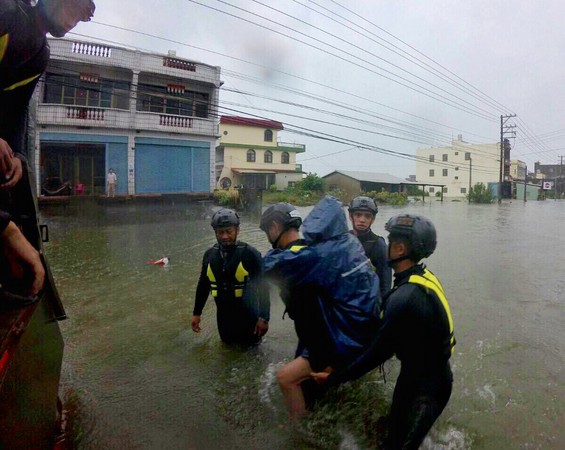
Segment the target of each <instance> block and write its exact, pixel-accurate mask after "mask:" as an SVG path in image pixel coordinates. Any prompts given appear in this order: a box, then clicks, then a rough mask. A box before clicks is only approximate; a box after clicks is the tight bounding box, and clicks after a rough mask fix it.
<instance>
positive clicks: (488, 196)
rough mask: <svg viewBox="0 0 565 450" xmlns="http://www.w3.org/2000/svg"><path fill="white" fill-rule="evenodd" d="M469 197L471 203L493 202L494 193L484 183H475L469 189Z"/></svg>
mask: <svg viewBox="0 0 565 450" xmlns="http://www.w3.org/2000/svg"><path fill="white" fill-rule="evenodd" d="M467 199H468V200H469V202H470V203H492V201H493V198H492V193H491V192H490V189H489V188H488V187H487V186H485V184H484V183H477V184H475V185H474V186H473V187H472V188H471V189H470V191H469V194H468V195H467Z"/></svg>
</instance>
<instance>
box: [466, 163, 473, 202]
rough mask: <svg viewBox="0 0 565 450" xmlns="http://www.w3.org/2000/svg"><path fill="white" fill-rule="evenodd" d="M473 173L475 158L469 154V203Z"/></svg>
mask: <svg viewBox="0 0 565 450" xmlns="http://www.w3.org/2000/svg"><path fill="white" fill-rule="evenodd" d="M472 173H473V158H472V157H471V156H469V193H468V194H467V195H468V197H469V203H471V186H472V184H471V174H472Z"/></svg>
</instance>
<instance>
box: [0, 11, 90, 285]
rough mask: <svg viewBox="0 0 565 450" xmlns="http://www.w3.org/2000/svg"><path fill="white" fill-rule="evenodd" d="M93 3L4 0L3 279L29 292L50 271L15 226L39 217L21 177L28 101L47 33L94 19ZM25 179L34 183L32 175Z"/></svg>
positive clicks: (0, 123) (0, 118)
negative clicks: (20, 284) (19, 283)
mask: <svg viewBox="0 0 565 450" xmlns="http://www.w3.org/2000/svg"><path fill="white" fill-rule="evenodd" d="M94 9H95V6H94V3H93V2H92V0H40V2H39V3H38V4H37V6H35V7H33V6H31V5H30V1H29V0H0V216H1V217H0V222H2V224H3V223H5V222H6V221H7V222H6V223H7V225H6V226H5V227H4V226H3V225H2V230H3V231H2V240H1V241H0V253H2V255H1V257H0V275H2V277H0V284H1V283H8V279H13V278H20V279H22V280H24V281H26V283H25V284H27V286H23V290H24V292H22V293H24V294H25V293H27V294H31V295H35V294H37V293H38V291H39V290H40V288H41V286H42V284H43V278H44V275H45V274H44V269H43V267H41V261H40V257H39V253H38V252H37V250H36V249H35V248H34V247H33V246H32V245H29V242H24V241H25V240H26V238H25V237H24V236H23V234H22V233H21V232H20V230H17V231H16V229H17V228H18V227H17V226H22V223H21V221H20V219H21V218H22V217H27V218H29V219H34V218H36V217H37V212H36V211H35V205H34V199H33V198H32V196H33V197H34V194H33V192H31V193H30V189H29V186H27V187H25V186H23V185H22V183H19V182H20V180H22V176H23V175H24V174H27V172H28V171H29V167H26V164H27V162H26V156H27V155H26V153H27V152H26V145H25V140H26V131H27V110H28V105H29V101H30V99H31V96H32V94H33V91H34V89H35V86H36V84H37V81H38V80H39V77H40V76H41V74H42V73H43V71H44V70H45V68H46V67H47V62H48V60H49V46H48V44H47V39H46V34H47V33H51V34H52V35H53V36H56V37H62V36H64V35H65V33H67V32H68V31H69V30H71V29H72V28H74V27H75V26H76V24H77V23H78V22H79V21H88V20H90V18H91V17H92V15H93V13H94ZM24 169H27V170H24ZM22 182H24V183H27V184H28V185H29V180H28V177H27V176H26V177H25V179H23V180H22ZM22 199H27V200H28V201H22ZM30 209H33V211H31V210H30ZM12 219H13V221H12ZM16 224H17V226H16ZM31 227H32V228H33V227H37V223H32V224H31ZM24 230H25V227H24ZM24 232H25V231H24ZM33 244H34V245H37V243H35V242H33ZM10 250H11V252H10ZM14 252H15V253H14ZM18 255H19V256H18ZM22 258H23V259H22ZM25 291H27V292H25Z"/></svg>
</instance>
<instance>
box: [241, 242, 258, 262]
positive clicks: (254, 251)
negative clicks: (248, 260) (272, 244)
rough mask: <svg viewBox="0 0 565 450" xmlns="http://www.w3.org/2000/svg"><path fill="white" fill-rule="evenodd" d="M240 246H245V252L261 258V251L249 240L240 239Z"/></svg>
mask: <svg viewBox="0 0 565 450" xmlns="http://www.w3.org/2000/svg"><path fill="white" fill-rule="evenodd" d="M238 246H240V247H243V249H244V251H245V252H249V253H251V254H253V256H255V257H259V258H261V252H260V251H259V250H257V249H256V248H255V247H253V246H252V245H251V244H248V243H247V242H243V241H239V244H238Z"/></svg>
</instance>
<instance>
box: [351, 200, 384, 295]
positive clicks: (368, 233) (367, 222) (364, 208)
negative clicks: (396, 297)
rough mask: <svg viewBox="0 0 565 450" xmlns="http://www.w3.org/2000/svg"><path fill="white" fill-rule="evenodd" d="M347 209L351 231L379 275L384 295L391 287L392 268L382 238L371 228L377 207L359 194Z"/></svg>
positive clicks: (373, 202) (372, 201) (377, 210)
mask: <svg viewBox="0 0 565 450" xmlns="http://www.w3.org/2000/svg"><path fill="white" fill-rule="evenodd" d="M348 211H349V218H350V219H351V225H352V226H353V230H351V233H352V234H354V235H355V236H357V238H358V239H359V240H360V241H361V245H362V246H363V249H365V254H366V255H367V258H369V259H370V260H371V264H372V265H373V267H374V268H375V272H376V273H377V275H378V276H379V283H380V289H381V296H383V297H384V295H385V294H386V293H387V292H388V291H389V290H390V287H391V283H392V270H391V268H390V267H389V265H388V264H387V246H386V242H385V240H384V238H383V237H382V236H378V235H376V234H375V233H373V231H372V230H371V225H373V223H374V222H375V217H376V215H377V213H378V212H379V209H378V208H377V205H376V203H375V201H374V200H373V199H372V198H371V197H365V196H359V197H355V198H354V199H353V200H351V202H350V203H349V209H348Z"/></svg>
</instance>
